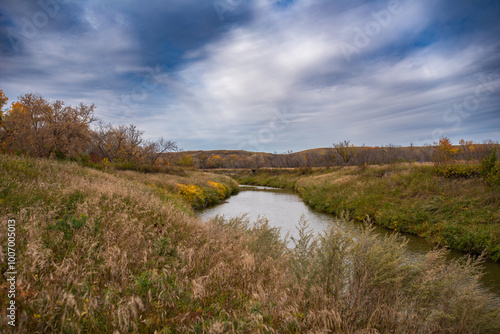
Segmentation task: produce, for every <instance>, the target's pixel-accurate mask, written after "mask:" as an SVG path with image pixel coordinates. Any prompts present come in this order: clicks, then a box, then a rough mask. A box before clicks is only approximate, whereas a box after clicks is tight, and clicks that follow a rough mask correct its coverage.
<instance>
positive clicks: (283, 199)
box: [199, 186, 500, 295]
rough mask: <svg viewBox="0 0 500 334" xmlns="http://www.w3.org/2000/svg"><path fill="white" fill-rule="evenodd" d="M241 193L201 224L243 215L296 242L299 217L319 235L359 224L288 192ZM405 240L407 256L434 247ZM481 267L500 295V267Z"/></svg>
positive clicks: (247, 190) (263, 189)
mask: <svg viewBox="0 0 500 334" xmlns="http://www.w3.org/2000/svg"><path fill="white" fill-rule="evenodd" d="M240 190H241V191H240V193H239V194H238V195H235V196H232V197H230V198H229V199H228V200H227V201H225V202H224V203H222V204H220V205H217V206H214V207H210V208H208V209H205V210H203V211H200V212H199V216H200V217H201V218H202V219H203V220H209V219H210V218H212V217H214V216H216V215H224V216H226V217H235V216H241V215H243V214H246V215H247V217H248V218H249V219H250V221H252V222H253V221H256V220H257V219H259V218H262V217H265V218H267V219H268V221H269V224H270V225H271V226H275V227H279V228H280V229H281V234H282V236H285V235H286V234H287V233H288V234H289V236H292V237H295V238H297V237H298V231H297V228H296V225H297V224H298V222H299V221H300V219H301V217H302V216H303V217H304V218H305V219H306V220H307V222H308V224H309V228H310V229H311V230H312V231H313V232H314V233H320V232H321V231H323V230H325V229H326V228H327V227H328V226H329V224H331V223H333V224H335V225H336V226H338V228H341V229H350V230H353V229H352V227H353V225H355V226H356V225H357V226H359V223H351V222H349V223H347V222H342V221H339V220H337V219H335V217H334V216H332V215H329V214H325V213H321V212H317V211H314V210H312V209H311V208H310V207H308V206H307V205H306V204H305V203H304V202H303V201H302V199H301V198H300V197H299V196H297V195H296V194H295V193H293V192H290V191H286V190H282V189H278V188H269V187H256V186H252V187H247V186H240ZM354 230H356V229H354ZM376 232H377V233H380V234H382V235H384V234H388V233H393V232H392V231H390V230H388V229H386V228H383V227H376ZM405 237H406V238H408V256H418V255H422V254H425V253H426V252H428V251H430V250H432V249H433V245H431V244H430V243H428V242H427V241H425V240H424V239H422V238H420V237H416V236H413V235H408V234H405ZM461 256H464V253H462V252H456V251H452V252H451V253H450V255H449V258H450V259H453V258H458V257H461ZM484 266H485V275H484V277H483V278H482V282H483V284H484V285H485V286H486V287H488V288H489V289H490V290H492V291H494V292H495V293H496V294H497V295H500V264H498V263H493V262H486V263H485V264H484Z"/></svg>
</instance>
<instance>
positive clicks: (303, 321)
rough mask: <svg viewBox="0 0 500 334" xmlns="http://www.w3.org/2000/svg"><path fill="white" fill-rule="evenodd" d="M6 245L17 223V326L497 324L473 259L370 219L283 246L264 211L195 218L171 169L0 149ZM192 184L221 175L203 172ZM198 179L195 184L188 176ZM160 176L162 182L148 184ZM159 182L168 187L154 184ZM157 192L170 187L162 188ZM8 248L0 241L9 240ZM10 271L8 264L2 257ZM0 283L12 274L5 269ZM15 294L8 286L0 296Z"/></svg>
mask: <svg viewBox="0 0 500 334" xmlns="http://www.w3.org/2000/svg"><path fill="white" fill-rule="evenodd" d="M0 171H1V173H2V174H1V175H2V177H1V178H0V198H1V206H0V215H1V221H2V227H1V231H0V243H1V245H2V247H4V245H5V244H6V221H7V219H8V218H15V219H16V222H17V227H18V235H17V243H18V250H17V252H18V263H17V266H18V277H17V278H18V285H17V294H16V301H17V305H18V306H19V308H18V310H17V315H18V321H17V326H16V327H15V328H8V325H7V319H6V318H5V317H4V316H2V317H1V318H0V319H1V320H0V326H1V331H2V332H3V331H7V330H9V331H11V332H13V333H26V332H29V333H118V332H119V333H155V332H157V333H176V332H189V333H192V332H198V333H202V332H206V333H223V332H238V333H240V332H241V333H254V332H262V333H264V332H276V333H288V332H311V333H318V332H337V333H356V332H357V333H361V332H366V333H371V332H373V333H375V332H395V333H458V332H462V333H475V332H476V333H494V332H495V331H496V330H498V329H499V328H500V327H499V315H500V314H499V308H498V307H499V305H498V300H497V299H495V298H494V297H493V296H492V295H491V294H489V293H488V292H487V291H484V290H482V289H480V288H479V285H478V281H477V277H478V275H480V274H479V270H478V266H479V264H478V263H476V262H474V261H472V260H470V261H464V262H463V263H461V262H460V263H459V262H457V263H452V264H450V265H449V264H446V262H445V260H444V256H443V252H442V251H437V252H433V253H430V254H429V255H428V256H427V257H425V258H422V259H419V260H415V261H410V260H408V259H407V258H405V257H404V255H403V253H404V252H403V249H404V247H405V245H404V242H402V241H401V240H399V239H397V237H391V238H381V237H378V236H376V235H375V234H374V233H373V231H372V230H371V229H370V228H366V229H365V231H364V232H363V233H362V234H361V236H358V237H356V238H354V236H353V235H351V234H349V233H341V232H337V231H335V230H334V229H333V227H332V229H331V230H330V231H328V232H327V233H325V234H324V235H323V236H321V237H320V238H317V239H314V238H313V237H312V236H311V235H310V233H308V232H307V224H306V223H305V222H302V223H301V225H300V228H301V238H300V239H299V240H295V242H296V247H295V248H294V249H288V248H287V247H286V242H285V241H283V240H281V239H280V237H279V231H278V230H277V229H276V228H272V227H270V226H269V224H268V223H267V221H265V220H260V221H258V222H256V223H255V224H253V223H250V222H249V221H248V220H246V219H244V218H241V217H240V218H234V219H230V220H226V219H222V218H220V217H218V218H216V219H214V220H213V221H211V222H210V223H207V224H205V223H202V222H200V221H198V220H197V219H196V218H195V217H194V215H192V213H191V209H190V208H189V206H188V202H186V200H185V199H183V198H182V197H181V195H180V194H179V193H178V192H177V191H175V190H169V187H168V184H178V183H179V182H180V180H179V179H171V178H173V176H168V175H158V174H149V175H144V174H139V173H132V172H123V173H122V172H120V173H113V174H109V173H104V172H100V171H96V170H92V169H87V168H82V167H80V166H78V165H76V164H74V163H59V162H53V161H48V160H36V159H27V158H16V157H7V156H0ZM182 181H183V182H185V184H194V185H196V184H197V185H200V186H202V185H204V184H205V183H206V182H208V181H212V182H217V183H221V184H226V185H227V187H231V185H230V183H231V182H230V181H229V180H228V179H225V178H221V177H218V178H214V176H213V175H206V174H201V173H200V174H196V175H193V178H192V179H191V180H189V177H187V178H185V179H182ZM190 182H192V183H190ZM152 184H155V186H152ZM158 185H160V186H158ZM158 189H162V190H161V191H159V190H158ZM2 249H3V248H2ZM1 255H2V256H1V258H2V264H1V269H2V274H3V273H4V272H5V271H6V258H5V254H4V253H2V254H1ZM1 284H2V285H1V289H2V290H5V289H6V287H7V284H6V282H5V281H4V280H2V283H1ZM7 302H8V299H7V297H6V294H4V293H2V294H1V299H0V307H1V308H2V309H4V310H5V308H6V303H7Z"/></svg>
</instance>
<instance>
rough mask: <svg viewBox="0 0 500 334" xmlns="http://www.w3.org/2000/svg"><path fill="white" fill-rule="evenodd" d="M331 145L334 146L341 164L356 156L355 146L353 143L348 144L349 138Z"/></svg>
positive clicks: (345, 163)
mask: <svg viewBox="0 0 500 334" xmlns="http://www.w3.org/2000/svg"><path fill="white" fill-rule="evenodd" d="M333 147H334V148H335V154H336V157H337V158H340V162H341V163H342V164H343V165H347V164H348V163H349V162H350V161H351V160H352V159H353V158H354V157H355V156H356V148H355V147H354V145H350V141H349V140H344V141H341V142H338V143H337V144H333Z"/></svg>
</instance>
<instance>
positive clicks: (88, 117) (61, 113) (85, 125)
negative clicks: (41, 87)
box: [3, 94, 95, 157]
mask: <svg viewBox="0 0 500 334" xmlns="http://www.w3.org/2000/svg"><path fill="white" fill-rule="evenodd" d="M94 108H95V107H94V105H90V106H87V105H84V104H83V103H82V104H80V105H79V106H78V107H72V106H66V105H65V104H64V102H62V101H55V102H49V101H47V100H46V99H44V98H43V97H41V96H38V95H35V94H26V95H24V96H20V97H19V101H16V102H14V103H12V105H11V107H10V109H9V110H7V112H6V114H5V116H4V120H3V129H4V130H3V133H4V135H5V136H6V137H8V138H6V140H8V142H7V145H8V146H9V147H10V149H12V150H14V151H19V152H24V153H26V154H28V155H31V156H36V157H50V156H52V155H56V156H58V157H75V156H78V155H79V154H81V153H84V152H85V151H86V150H87V148H88V143H89V140H90V123H92V122H93V121H94Z"/></svg>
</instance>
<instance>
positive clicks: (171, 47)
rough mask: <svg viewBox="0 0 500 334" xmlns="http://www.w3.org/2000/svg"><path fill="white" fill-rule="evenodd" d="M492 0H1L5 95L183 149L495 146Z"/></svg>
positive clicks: (0, 69) (497, 50) (496, 13)
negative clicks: (73, 109) (66, 107)
mask: <svg viewBox="0 0 500 334" xmlns="http://www.w3.org/2000/svg"><path fill="white" fill-rule="evenodd" d="M499 17H500V1H498V0H490V1H486V0H474V1H473V0H419V1H417V0H413V1H412V0H401V1H364V0H337V1H334V0H166V1H160V0H156V1H153V0H151V1H150V0H142V1H132V0H119V1H118V0H109V1H107V0H100V1H98V0H90V1H83V0H82V1H80V0H40V1H39V0H32V1H27V0H2V1H1V3H0V89H3V90H4V92H5V94H6V95H7V96H8V97H9V98H10V100H11V101H13V100H16V99H17V97H18V96H19V95H23V94H26V93H37V94H40V95H42V96H44V97H45V98H48V99H50V100H56V99H59V100H63V101H65V102H67V103H68V104H72V105H75V104H78V103H80V102H83V103H86V104H91V103H94V104H95V105H96V106H97V109H96V113H97V116H98V117H99V118H100V119H102V120H104V121H106V122H112V123H114V124H135V125H137V126H138V127H139V128H140V129H142V130H144V131H145V135H146V136H147V137H148V138H157V137H160V136H163V137H165V138H168V139H172V140H175V141H177V143H178V144H179V146H180V147H182V148H184V149H185V150H194V149H204V150H208V149H246V150H252V151H266V152H274V151H277V152H279V153H281V152H284V151H287V150H293V151H299V150H303V149H308V148H314V147H328V146H331V145H332V144H333V143H337V142H339V141H341V140H350V141H351V142H352V143H354V144H355V145H362V144H366V145H370V146H381V145H387V144H395V145H402V146H405V145H409V144H410V143H413V144H414V145H422V144H425V143H432V142H433V141H437V140H438V139H439V138H440V137H442V136H448V137H450V138H451V139H452V140H453V141H454V142H455V143H457V142H458V140H459V139H461V138H465V139H469V140H474V141H477V142H482V141H483V140H486V139H492V140H495V141H497V140H500V38H499V36H500V20H499Z"/></svg>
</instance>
